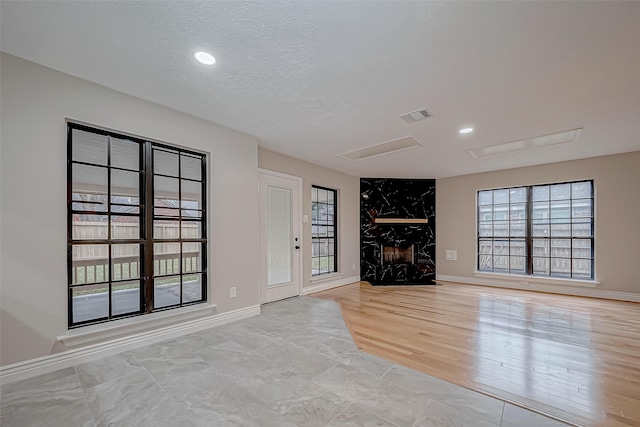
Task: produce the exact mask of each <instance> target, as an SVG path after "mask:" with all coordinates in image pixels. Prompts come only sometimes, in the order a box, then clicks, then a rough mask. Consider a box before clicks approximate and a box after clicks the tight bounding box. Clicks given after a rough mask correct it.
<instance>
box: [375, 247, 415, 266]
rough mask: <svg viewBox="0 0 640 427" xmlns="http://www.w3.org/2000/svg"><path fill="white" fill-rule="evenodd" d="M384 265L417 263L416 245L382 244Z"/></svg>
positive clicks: (382, 262)
mask: <svg viewBox="0 0 640 427" xmlns="http://www.w3.org/2000/svg"><path fill="white" fill-rule="evenodd" d="M380 253H381V254H382V260H381V264H382V265H387V264H415V248H414V245H381V250H380Z"/></svg>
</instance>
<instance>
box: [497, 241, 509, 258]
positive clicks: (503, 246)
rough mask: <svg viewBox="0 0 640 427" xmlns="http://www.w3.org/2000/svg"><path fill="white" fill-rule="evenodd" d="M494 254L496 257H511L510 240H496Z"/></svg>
mask: <svg viewBox="0 0 640 427" xmlns="http://www.w3.org/2000/svg"><path fill="white" fill-rule="evenodd" d="M493 254H494V255H509V241H508V240H494V241H493Z"/></svg>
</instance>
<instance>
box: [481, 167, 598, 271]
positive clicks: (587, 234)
mask: <svg viewBox="0 0 640 427" xmlns="http://www.w3.org/2000/svg"><path fill="white" fill-rule="evenodd" d="M585 183H588V184H589V192H588V196H584V195H579V194H578V193H577V191H579V190H576V191H575V192H574V188H579V186H578V185H583V188H585V187H584V184H585ZM574 185H575V187H574ZM562 186H568V188H569V193H568V194H569V196H568V197H556V198H553V197H552V190H551V188H552V187H556V188H559V187H562ZM545 187H546V190H545ZM520 189H525V191H526V197H525V198H524V201H522V200H521V199H519V200H517V201H516V202H512V201H511V194H513V193H514V192H517V190H520ZM502 191H507V193H508V197H509V198H508V199H507V201H506V202H505V201H503V200H501V201H500V203H496V200H495V197H496V192H502ZM489 192H491V203H481V201H480V198H481V193H485V197H488V193H489ZM545 192H546V193H547V196H546V198H541V197H540V196H539V195H534V194H536V193H537V194H542V195H544V194H545ZM574 193H575V197H574ZM554 203H555V206H554ZM562 203H564V204H566V206H560V205H561V204H562ZM513 205H518V206H520V205H524V207H525V211H524V212H525V218H524V219H523V218H520V217H519V214H516V215H515V219H514V215H513V211H514V210H513V209H512V206H513ZM496 206H498V207H500V208H501V210H502V211H504V212H506V216H505V218H502V217H501V215H498V214H497V210H498V209H496ZM487 207H491V210H490V212H491V214H490V215H489V216H490V219H488V218H487V214H488V211H487V209H486V208H487ZM585 207H588V209H582V210H583V211H587V215H582V214H580V213H578V214H576V211H577V212H580V209H579V208H585ZM554 209H555V212H557V213H556V214H554ZM563 209H566V211H567V212H568V214H566V215H565V214H563V213H562V210H563ZM545 210H546V211H545ZM515 211H516V212H517V211H518V210H517V209H516V210H515ZM514 223H515V224H516V225H521V224H524V228H523V230H524V234H522V233H521V232H520V231H519V230H521V227H513V226H512V224H514ZM496 225H498V226H503V228H504V227H506V228H507V230H508V231H507V232H506V233H505V232H504V231H500V233H499V235H498V234H497V232H496V229H497V228H499V227H497V226H496ZM554 226H555V231H554ZM567 226H568V227H567ZM489 229H491V233H490V234H487V230H489ZM514 229H515V230H518V231H516V232H515V233H514V232H513V231H512V230H514ZM567 230H568V231H567ZM514 241H517V242H518V243H520V242H522V241H523V242H524V250H525V253H524V255H523V256H521V254H519V253H517V254H515V255H512V254H511V250H512V247H514V246H515V245H513V242H514ZM496 242H499V243H500V246H501V249H502V248H506V249H507V253H506V254H505V253H499V254H497V256H498V257H500V258H505V257H506V258H507V260H508V262H507V264H508V265H507V266H506V267H501V268H496V267H495V265H496V260H495V257H496V253H495V248H496ZM558 242H561V246H554V245H553V244H554V243H555V244H556V245H557V244H558ZM586 242H588V243H589V244H588V245H585V243H586ZM476 244H477V245H476V271H477V272H478V273H501V274H509V275H519V276H532V277H542V278H550V279H570V280H587V281H592V280H595V186H594V181H593V180H592V179H587V180H578V181H566V182H553V183H549V184H536V185H523V186H515V187H502V188H495V189H486V190H479V191H477V193H476ZM488 247H491V252H490V253H489V252H486V248H488ZM517 249H519V248H517ZM554 250H555V251H556V253H562V252H563V251H564V252H566V253H567V254H568V255H567V256H562V255H554ZM483 251H484V252H483ZM585 251H586V252H588V255H586V256H585V255H580V254H581V253H583V252H585ZM576 253H577V254H578V255H576ZM512 258H524V259H525V260H526V265H525V268H524V271H519V267H517V268H516V269H514V270H515V271H512ZM488 259H490V262H491V266H490V267H487V266H486V265H485V264H486V262H487V260H488ZM545 261H546V262H545ZM564 261H566V262H567V263H568V269H569V273H562V272H560V269H561V268H566V267H564V266H563V267H557V266H556V268H555V271H554V265H553V264H554V262H555V263H562V264H564ZM587 261H588V262H589V264H590V268H588V270H589V274H588V275H587V274H585V273H584V271H586V269H585V268H584V267H583V268H577V267H575V266H576V265H579V264H580V263H581V262H582V263H583V264H584V265H588V264H586V262H587ZM541 265H544V266H545V267H544V268H545V269H546V272H545V271H542V268H541V267H540V266H541ZM505 270H506V271H505Z"/></svg>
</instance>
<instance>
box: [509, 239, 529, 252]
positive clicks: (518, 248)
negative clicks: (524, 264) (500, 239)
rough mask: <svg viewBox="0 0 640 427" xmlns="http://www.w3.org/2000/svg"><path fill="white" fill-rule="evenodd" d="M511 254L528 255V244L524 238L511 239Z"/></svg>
mask: <svg viewBox="0 0 640 427" xmlns="http://www.w3.org/2000/svg"><path fill="white" fill-rule="evenodd" d="M509 250H510V255H511V256H514V255H515V256H526V255H527V246H526V244H525V241H524V240H515V239H514V240H511V242H510V245H509Z"/></svg>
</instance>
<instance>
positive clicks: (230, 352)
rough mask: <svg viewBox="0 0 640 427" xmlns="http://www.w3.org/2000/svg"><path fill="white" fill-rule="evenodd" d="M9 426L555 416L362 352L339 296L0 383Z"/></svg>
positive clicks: (523, 422)
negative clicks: (347, 326) (336, 301)
mask: <svg viewBox="0 0 640 427" xmlns="http://www.w3.org/2000/svg"><path fill="white" fill-rule="evenodd" d="M1 393H2V394H1V406H0V425H1V426H2V427H30V426H38V427H43V426H56V427H58V426H59V427H75V426H79V427H96V426H136V427H138V426H153V427H160V426H172V427H173V426H180V427H182V426H184V427H187V426H207V427H214V426H225V427H226V426H229V427H233V426H243V427H245V426H246V427H254V426H255V427H271V426H274V427H276V426H277V427H296V426H297V427H315V426H317V427H325V426H326V427H356V426H362V427H382V426H386V427H428V426H429V427H430V426H434V427H449V426H451V427H466V426H473V427H495V426H504V427H510V426H518V427H556V426H562V425H564V424H563V423H560V422H558V421H554V420H552V419H549V418H546V417H544V416H541V415H538V414H536V413H533V412H529V411H526V410H524V409H521V408H519V407H516V406H513V405H510V404H508V403H505V402H503V401H501V400H497V399H493V398H491V397H488V396H485V395H483V394H479V393H476V392H473V391H471V390H467V389H465V388H462V387H458V386H455V385H453V384H450V383H447V382H444V381H442V380H439V379H437V378H434V377H430V376H428V375H425V374H422V373H420V372H417V371H413V370H411V369H408V368H404V367H402V366H399V365H396V364H393V363H391V362H389V361H387V360H384V359H381V358H378V357H375V356H372V355H370V354H367V353H364V352H362V351H359V350H358V349H357V348H356V346H355V345H354V344H353V341H352V340H351V337H350V335H349V332H348V330H347V328H346V326H345V324H344V321H343V320H342V316H341V314H340V310H339V309H338V307H337V305H336V304H335V303H334V302H333V301H328V300H321V299H315V298H313V297H297V298H292V299H288V300H284V301H280V302H276V303H271V304H267V305H265V306H263V308H262V314H261V315H260V316H255V317H252V318H249V319H245V320H242V321H238V322H235V323H231V324H227V325H223V326H220V327H216V328H211V329H208V330H204V331H200V332H197V333H193V334H190V335H187V336H183V337H180V338H178V339H173V340H168V341H164V342H161V343H158V344H153V345H149V346H146V347H141V348H138V349H135V350H131V351H127V352H125V353H121V354H118V355H115V356H110V357H106V358H103V359H101V360H97V361H93V362H89V363H85V364H81V365H77V366H75V367H73V368H67V369H62V370H59V371H56V372H52V373H49V374H46V375H42V376H39V377H35V378H31V379H27V380H24V381H19V382H15V383H10V384H6V385H3V386H2V387H1Z"/></svg>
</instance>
